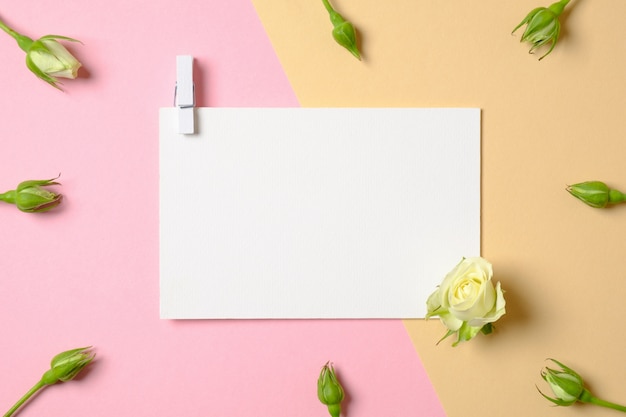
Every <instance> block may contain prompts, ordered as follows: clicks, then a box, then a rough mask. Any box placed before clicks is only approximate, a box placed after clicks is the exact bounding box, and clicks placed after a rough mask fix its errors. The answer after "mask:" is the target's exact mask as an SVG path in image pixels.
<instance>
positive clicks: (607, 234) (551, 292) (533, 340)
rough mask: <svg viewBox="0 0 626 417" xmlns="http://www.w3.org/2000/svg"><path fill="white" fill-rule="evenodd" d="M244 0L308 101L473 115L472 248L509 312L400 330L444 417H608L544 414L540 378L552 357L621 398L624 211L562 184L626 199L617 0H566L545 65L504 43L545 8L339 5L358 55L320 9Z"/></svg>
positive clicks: (533, 3)
mask: <svg viewBox="0 0 626 417" xmlns="http://www.w3.org/2000/svg"><path fill="white" fill-rule="evenodd" d="M253 3H254V4H255V7H256V9H257V11H258V13H259V15H260V16H261V19H262V22H263V24H264V26H265V29H266V30H267V32H268V34H269V36H270V38H271V41H272V43H273V45H274V48H275V50H276V52H277V54H278V57H279V59H280V61H281V63H282V65H283V67H284V69H285V71H286V73H287V76H288V78H289V80H290V82H291V84H292V86H293V89H294V91H295V92H296V95H297V97H298V99H299V100H300V103H301V105H302V106H304V107H315V106H363V107H373V106H417V107H439V106H441V107H480V108H481V109H482V128H483V133H482V149H483V151H482V156H483V160H482V255H483V256H484V257H486V258H487V259H489V260H490V261H491V262H492V263H493V264H494V270H495V275H496V277H495V279H496V280H499V281H501V282H502V286H503V287H504V289H505V290H506V291H507V292H506V298H507V302H508V304H507V315H506V316H505V317H504V318H503V319H502V320H501V321H500V322H499V323H498V325H497V329H496V333H495V334H494V335H491V336H489V337H484V336H482V335H480V336H478V337H477V339H475V340H473V341H472V342H471V343H467V344H464V345H461V346H459V347H456V348H452V347H451V346H450V343H449V341H444V342H442V343H441V344H440V345H439V346H436V345H435V342H436V341H437V340H438V339H439V337H440V336H442V335H443V334H444V332H445V330H444V328H443V326H442V325H441V324H440V323H439V321H438V320H431V321H428V322H425V321H420V320H416V321H406V323H405V324H406V328H407V330H408V333H409V335H410V337H411V340H412V341H413V344H414V346H415V348H416V351H417V352H418V354H419V356H420V357H421V359H422V361H423V362H424V365H425V367H426V369H427V371H428V373H429V376H430V378H431V380H432V382H433V384H434V386H435V388H436V391H437V393H438V395H439V397H440V399H441V401H442V403H443V405H444V408H445V410H446V413H447V414H448V415H449V416H450V417H461V416H462V417H478V416H480V417H482V416H502V415H507V416H508V417H515V416H520V417H521V416H524V417H527V416H529V415H555V416H556V415H571V416H583V415H584V416H604V415H614V414H618V415H619V413H617V412H613V411H609V410H604V409H600V408H596V407H593V406H582V405H581V406H576V407H570V408H568V409H558V410H554V409H552V408H551V407H550V405H549V403H548V402H547V401H545V400H544V399H542V398H541V397H540V395H539V394H538V393H537V391H536V389H535V384H536V385H538V386H540V387H544V388H545V385H544V384H543V382H542V380H541V378H540V376H539V371H540V370H541V367H542V366H544V364H545V362H544V359H545V358H547V357H554V358H557V359H559V360H561V361H563V362H565V363H566V364H568V365H570V366H571V367H573V368H574V369H576V370H578V371H579V372H580V373H581V374H582V375H583V376H584V377H585V379H586V381H587V384H588V386H589V387H590V388H591V389H592V391H594V392H595V393H596V394H597V395H598V396H602V397H604V398H605V399H608V400H614V401H616V402H622V403H626V390H625V389H624V384H623V380H624V378H625V377H626V372H625V371H626V360H624V351H625V348H626V336H625V333H624V329H623V327H624V312H625V310H626V308H625V307H624V305H623V300H624V293H625V292H626V263H625V262H624V260H625V254H626V251H625V250H624V249H625V245H624V242H625V241H626V205H624V206H623V207H622V206H618V207H615V208H613V209H609V210H596V209H592V208H590V207H587V206H585V205H584V204H582V203H580V202H578V201H577V200H575V199H574V198H573V197H571V196H569V195H568V194H567V193H566V192H565V190H564V189H565V185H566V184H569V183H575V182H581V181H585V180H594V179H598V180H603V181H605V182H607V183H608V184H609V185H611V186H614V187H615V188H621V189H622V190H624V191H626V175H624V169H623V166H624V161H625V158H626V123H624V121H625V120H626V58H625V56H626V54H625V52H626V47H625V44H626V25H624V18H625V17H626V2H624V1H623V0H594V1H590V0H572V2H571V3H570V5H569V6H568V8H567V9H566V12H565V14H564V16H563V17H562V19H561V21H562V24H563V30H562V34H561V38H560V40H559V43H558V45H557V47H556V48H555V50H554V51H553V52H552V54H551V55H549V56H548V57H546V58H545V59H544V60H542V61H541V62H539V61H537V58H538V56H539V55H535V56H533V55H529V54H528V53H527V52H528V45H526V44H520V42H519V38H520V36H521V33H522V31H523V28H522V29H520V31H518V33H516V34H515V35H514V36H511V34H510V33H511V30H512V29H513V28H514V27H515V26H516V25H517V23H519V22H520V21H521V20H522V18H523V17H524V16H525V15H526V14H527V13H528V12H529V11H530V10H531V9H533V8H534V7H537V6H548V5H549V4H550V3H549V2H545V3H542V2H541V1H540V0H518V1H515V2H513V1H511V2H503V1H501V0H500V1H496V0H480V1H468V0H448V1H445V2H444V1H435V0H395V1H390V2H388V1H375V0H360V1H356V0H335V1H334V5H335V6H336V9H337V10H338V11H339V12H340V13H342V14H343V15H344V16H345V17H346V18H348V19H349V20H351V21H353V22H354V23H355V26H357V29H358V31H359V35H360V39H361V49H362V53H363V56H364V61H362V62H359V61H357V60H356V59H355V58H354V57H352V56H351V55H350V54H349V53H348V52H347V51H345V50H343V49H342V48H341V47H339V46H338V45H336V44H335V43H334V41H333V40H332V38H331V35H330V32H331V24H330V22H329V20H328V16H327V14H326V11H325V9H324V7H323V6H322V3H321V1H313V0H290V1H278V0H253ZM445 191H446V190H441V192H442V193H443V192H445ZM459 204H463V202H462V201H459ZM451 267H452V266H451ZM424 301H425V300H424ZM418 302H421V301H419V300H418ZM415 395H419V393H415ZM505 413H506V414H505ZM407 415H408V414H407Z"/></svg>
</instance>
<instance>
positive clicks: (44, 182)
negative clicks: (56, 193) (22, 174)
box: [17, 175, 60, 192]
mask: <svg viewBox="0 0 626 417" xmlns="http://www.w3.org/2000/svg"><path fill="white" fill-rule="evenodd" d="M59 176H60V175H57V176H56V177H54V178H51V179H49V180H28V181H22V182H20V183H19V184H18V185H17V192H20V191H22V190H24V189H26V188H30V187H39V186H45V185H58V184H59V183H58V182H56V181H55V180H56V179H57V178H59Z"/></svg>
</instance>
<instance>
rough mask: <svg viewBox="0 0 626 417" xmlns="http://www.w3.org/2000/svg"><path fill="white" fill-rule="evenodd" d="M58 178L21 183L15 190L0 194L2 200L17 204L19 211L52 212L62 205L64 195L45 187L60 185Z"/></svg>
mask: <svg viewBox="0 0 626 417" xmlns="http://www.w3.org/2000/svg"><path fill="white" fill-rule="evenodd" d="M57 178H58V177H56V178H52V179H49V180H30V181H24V182H21V183H19V184H18V185H17V188H16V189H15V190H9V191H7V192H5V193H2V194H0V200H2V201H4V202H6V203H10V204H15V205H16V206H17V208H18V209H20V210H21V211H24V212H26V213H41V212H44V211H48V210H52V209H53V208H55V207H56V206H58V205H59V204H61V201H62V200H63V195H62V194H57V193H55V192H53V191H49V190H47V189H45V188H43V187H46V186H49V185H58V184H59V183H58V182H56V181H55V180H56V179H57Z"/></svg>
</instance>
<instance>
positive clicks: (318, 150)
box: [160, 108, 480, 318]
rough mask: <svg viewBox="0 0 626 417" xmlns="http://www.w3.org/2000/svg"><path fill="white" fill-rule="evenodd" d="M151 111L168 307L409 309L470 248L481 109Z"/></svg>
mask: <svg viewBox="0 0 626 417" xmlns="http://www.w3.org/2000/svg"><path fill="white" fill-rule="evenodd" d="M177 117H178V116H177V112H176V109H162V110H161V114H160V118H161V121H160V173H161V177H160V224H161V228H160V231H161V232H160V233H161V234H160V245H161V246H160V248H161V249H160V259H161V260H160V267H161V316H162V317H163V318H417V317H423V316H424V314H425V305H424V301H425V300H426V298H427V297H428V294H430V293H431V292H432V291H433V290H434V289H435V287H436V285H437V284H438V283H439V282H440V281H441V279H442V277H443V276H444V275H445V273H446V272H447V270H448V269H449V268H450V265H454V264H455V262H458V260H460V259H461V257H463V256H471V255H477V254H479V251H480V111H479V110H478V109H328V108H326V109H299V108H282V109H258V108H257V109H232V108H230V109H217V108H216V109H213V108H201V109H198V111H197V115H196V117H197V119H198V120H199V122H198V131H199V134H197V135H189V136H187V135H179V134H178V133H177V128H176V126H177V123H176V122H177Z"/></svg>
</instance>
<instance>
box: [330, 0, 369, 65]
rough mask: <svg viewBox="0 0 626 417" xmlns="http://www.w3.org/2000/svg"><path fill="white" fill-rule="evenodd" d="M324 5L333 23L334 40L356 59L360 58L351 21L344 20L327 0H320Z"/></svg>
mask: <svg viewBox="0 0 626 417" xmlns="http://www.w3.org/2000/svg"><path fill="white" fill-rule="evenodd" d="M322 1H323V2H324V6H325V7H326V10H327V11H328V13H329V15H330V21H331V23H332V24H333V38H334V39H335V41H336V42H337V43H338V44H339V45H341V46H343V47H344V48H346V49H347V50H348V51H350V53H351V54H352V55H354V56H355V57H356V58H357V59H359V60H360V59H361V53H360V52H359V48H358V47H357V44H356V30H355V29H354V26H353V25H352V23H350V22H348V21H346V19H344V18H343V16H341V15H340V14H339V13H337V12H336V11H335V10H334V9H333V8H332V6H331V5H330V3H329V2H328V0H322Z"/></svg>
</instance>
